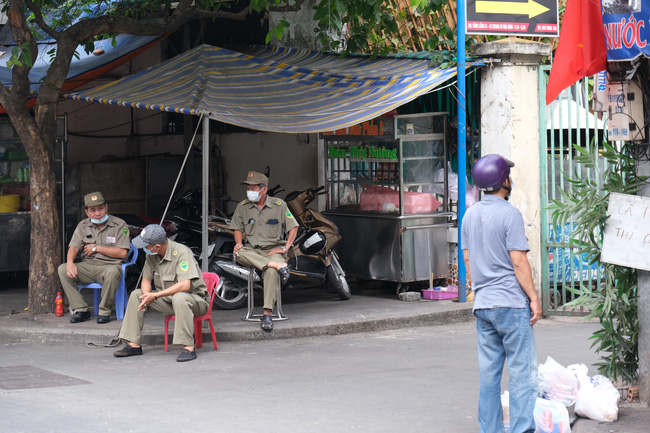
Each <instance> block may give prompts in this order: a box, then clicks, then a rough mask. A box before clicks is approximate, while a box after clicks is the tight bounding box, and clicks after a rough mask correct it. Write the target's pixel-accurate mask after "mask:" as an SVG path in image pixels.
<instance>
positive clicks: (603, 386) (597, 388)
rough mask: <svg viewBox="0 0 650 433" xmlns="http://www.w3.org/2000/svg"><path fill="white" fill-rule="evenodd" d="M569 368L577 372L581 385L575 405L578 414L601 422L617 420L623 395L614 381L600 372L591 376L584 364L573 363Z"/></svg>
mask: <svg viewBox="0 0 650 433" xmlns="http://www.w3.org/2000/svg"><path fill="white" fill-rule="evenodd" d="M567 369H568V370H569V371H572V372H574V373H575V375H576V377H577V378H578V383H579V387H580V388H579V390H578V398H577V399H576V405H575V412H576V414H578V415H580V416H583V417H586V418H590V419H593V420H595V421H600V422H613V421H616V420H617V419H618V400H619V399H620V398H621V395H620V394H619V392H618V390H617V389H616V387H614V385H613V384H612V381H611V380H609V379H608V378H606V377H605V376H602V375H600V374H597V375H596V376H594V377H589V376H588V375H587V366H586V365H584V364H579V365H578V364H572V365H570V366H568V367H567Z"/></svg>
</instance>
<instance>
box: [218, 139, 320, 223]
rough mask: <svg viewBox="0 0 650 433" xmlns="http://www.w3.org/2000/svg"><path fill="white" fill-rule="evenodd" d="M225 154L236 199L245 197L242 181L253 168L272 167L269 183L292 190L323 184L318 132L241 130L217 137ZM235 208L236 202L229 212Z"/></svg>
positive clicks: (225, 167)
mask: <svg viewBox="0 0 650 433" xmlns="http://www.w3.org/2000/svg"><path fill="white" fill-rule="evenodd" d="M216 139H217V145H218V146H219V149H220V152H221V157H222V168H223V175H224V188H225V191H226V192H227V193H228V194H230V196H231V197H232V198H233V200H237V201H239V200H243V199H244V198H245V197H246V188H245V187H244V186H243V185H240V182H241V181H242V180H244V179H245V178H246V175H247V174H248V172H249V171H250V170H255V171H259V172H261V173H263V172H264V169H265V167H266V166H267V165H268V166H269V167H270V168H271V175H270V176H269V186H270V187H273V186H275V185H276V184H278V183H279V184H280V185H281V186H282V188H284V189H285V191H284V192H281V193H279V194H278V196H279V197H280V198H282V199H284V197H285V196H286V194H287V193H289V192H291V191H298V190H303V189H306V188H309V187H316V186H319V183H318V164H319V161H318V151H317V147H318V146H317V142H318V140H317V135H316V134H280V133H267V132H259V133H237V134H220V135H218V136H217V137H216ZM233 210H234V203H233V204H232V206H231V208H229V212H232V211H233Z"/></svg>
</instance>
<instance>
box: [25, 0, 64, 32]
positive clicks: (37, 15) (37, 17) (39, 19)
mask: <svg viewBox="0 0 650 433" xmlns="http://www.w3.org/2000/svg"><path fill="white" fill-rule="evenodd" d="M25 6H27V8H28V9H29V10H30V11H32V12H33V13H34V22H35V23H36V25H37V26H38V27H39V28H40V29H41V30H43V31H44V32H45V33H46V34H47V35H48V36H50V37H51V38H54V39H56V38H57V36H58V34H59V32H57V31H56V30H54V29H53V28H52V27H50V26H49V25H48V24H47V23H46V22H45V19H44V18H43V13H42V12H41V8H39V7H38V6H36V5H35V4H34V2H32V0H25Z"/></svg>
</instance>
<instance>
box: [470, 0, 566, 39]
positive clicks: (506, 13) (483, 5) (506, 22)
mask: <svg viewBox="0 0 650 433" xmlns="http://www.w3.org/2000/svg"><path fill="white" fill-rule="evenodd" d="M557 4H558V1H557V0H528V1H523V2H522V1H520V2H512V1H497V0H465V10H466V13H467V19H466V21H465V32H466V33H467V34H470V35H512V36H545V37H549V36H550V37H557V36H558V35H559V31H560V26H559V25H558V22H559V20H558V7H557Z"/></svg>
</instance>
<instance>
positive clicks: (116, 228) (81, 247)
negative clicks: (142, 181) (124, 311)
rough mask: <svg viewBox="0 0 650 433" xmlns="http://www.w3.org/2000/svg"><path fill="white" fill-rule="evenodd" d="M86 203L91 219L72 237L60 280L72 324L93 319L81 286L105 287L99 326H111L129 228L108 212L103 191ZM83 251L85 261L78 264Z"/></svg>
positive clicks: (99, 312) (126, 249)
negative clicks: (77, 260)
mask: <svg viewBox="0 0 650 433" xmlns="http://www.w3.org/2000/svg"><path fill="white" fill-rule="evenodd" d="M84 204H85V206H86V209H85V212H86V216H87V217H88V218H86V219H84V220H82V221H81V222H80V223H79V224H78V225H77V228H76V229H75V231H74V233H73V234H72V239H71V240H70V245H69V247H68V255H67V257H66V262H65V263H63V264H61V266H59V278H60V280H61V285H62V286H63V291H64V292H65V294H66V296H67V297H68V301H69V302H70V308H71V309H72V311H73V313H74V314H73V316H72V319H70V323H79V322H84V321H86V320H88V319H90V309H89V307H88V304H86V301H84V298H83V296H82V295H81V294H80V293H79V287H78V286H79V285H83V284H90V283H95V282H97V283H100V284H101V285H102V293H101V297H102V299H101V301H100V303H99V311H98V315H97V323H108V322H110V321H111V310H112V308H113V305H114V303H115V292H116V291H117V288H118V286H119V285H120V279H121V277H122V267H121V266H120V265H121V263H122V260H123V259H124V258H126V256H127V255H128V253H129V249H130V246H129V229H128V227H127V226H126V223H125V222H124V221H123V220H121V219H120V218H117V217H115V216H113V215H109V214H108V213H107V212H108V205H107V204H106V202H105V201H104V196H102V193H101V192H99V191H96V192H91V193H90V194H86V195H85V196H84ZM80 251H81V258H82V262H81V263H75V262H74V260H75V258H76V257H77V254H78V253H79V252H80Z"/></svg>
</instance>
